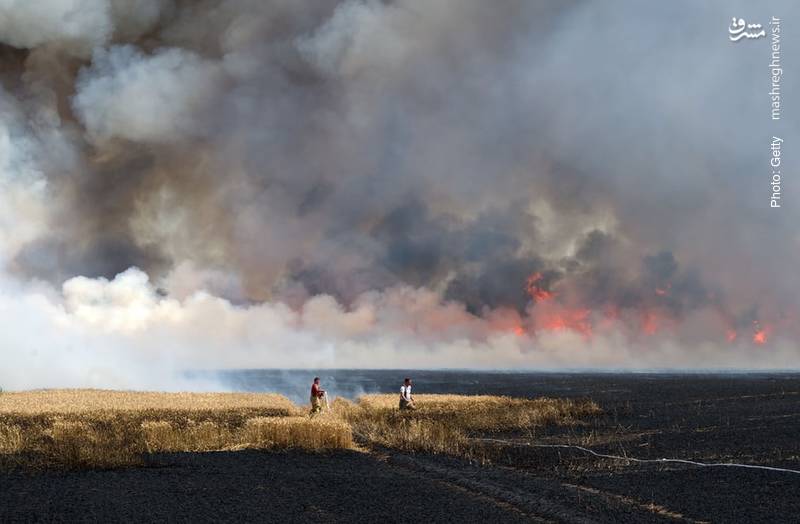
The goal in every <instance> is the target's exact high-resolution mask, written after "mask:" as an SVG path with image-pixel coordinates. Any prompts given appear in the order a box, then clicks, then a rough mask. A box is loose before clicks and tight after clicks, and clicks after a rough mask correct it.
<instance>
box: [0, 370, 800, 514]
mask: <svg viewBox="0 0 800 524" xmlns="http://www.w3.org/2000/svg"><path fill="white" fill-rule="evenodd" d="M362 373H363V372H362ZM376 373H378V372H376ZM380 373H384V372H380ZM406 373H408V372H400V375H403V374H406ZM396 374H397V373H394V375H396ZM408 374H413V375H414V376H415V382H416V384H417V389H418V390H419V392H427V393H466V394H473V393H487V394H507V395H512V396H525V397H535V396H539V395H546V396H561V397H589V398H592V399H593V400H595V401H597V402H598V403H599V404H600V405H601V406H602V407H603V409H604V414H603V416H601V417H598V418H596V419H594V420H588V421H586V424H585V425H579V426H574V427H561V428H548V429H546V430H540V431H538V432H535V433H533V434H530V433H528V434H519V433H517V434H504V435H486V436H488V437H491V438H496V439H497V440H499V441H501V442H494V441H492V442H484V441H480V440H476V441H475V442H476V445H477V446H481V447H482V448H483V449H482V451H483V452H484V453H485V454H486V455H487V456H489V457H490V458H491V462H492V463H491V465H478V464H476V463H470V462H469V461H466V460H462V459H455V458H447V457H440V456H428V455H420V454H417V455H408V454H403V453H398V452H394V451H390V450H383V449H371V450H369V452H368V453H367V452H363V453H362V452H356V451H343V452H335V453H327V454H303V453H294V452H289V453H266V452H256V451H241V452H220V453H206V454H189V453H187V454H165V455H157V456H152V457H149V458H148V464H147V466H146V467H141V468H134V469H120V470H111V471H20V470H12V471H5V472H2V473H0V521H2V522H6V521H23V522H24V521H65V522H76V521H92V522H112V521H123V520H124V521H131V520H135V521H170V522H172V521H175V522H181V521H186V522H189V521H191V522H211V521H213V522H224V521H231V522H232V521H236V522H306V521H317V522H456V521H461V522H481V521H482V522H530V521H540V522H541V521H550V522H660V521H689V522H692V521H695V522H698V521H710V522H796V521H797V515H800V475H798V474H790V473H781V472H772V471H762V470H749V469H740V468H698V467H695V466H689V465H681V464H648V463H644V464H643V463H634V462H628V461H621V460H611V459H602V458H597V457H593V456H589V455H586V454H585V453H581V452H579V451H577V450H571V449H563V448H534V447H530V446H529V445H528V444H531V443H536V444H577V445H581V446H585V447H588V448H591V449H592V450H595V451H597V452H599V453H607V454H613V455H624V456H629V457H637V458H642V459H656V458H662V457H670V458H682V459H690V460H696V461H699V462H707V463H710V462H738V463H745V464H758V465H765V466H776V467H784V468H791V469H799V470H800V439H799V438H798V435H800V375H789V374H776V375H767V374H762V375H663V374H660V375H655V374H654V375H648V374H636V375H630V374H626V375H614V374H602V375H588V374H579V375H578V374H535V375H534V374H516V373H515V374H489V373H483V374H479V373H470V374H465V373H455V372H453V373H452V374H448V373H443V372H436V373H434V372H412V373H408ZM380 380H382V379H380ZM389 383H391V381H389ZM476 437H480V436H478V435H476Z"/></svg>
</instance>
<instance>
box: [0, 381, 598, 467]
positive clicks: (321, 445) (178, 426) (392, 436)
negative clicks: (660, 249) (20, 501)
mask: <svg viewBox="0 0 800 524" xmlns="http://www.w3.org/2000/svg"><path fill="white" fill-rule="evenodd" d="M416 400H417V406H418V409H417V410H415V411H403V412H401V411H399V410H398V409H397V396H396V395H367V396H364V397H361V398H360V399H359V400H358V401H357V402H350V401H348V400H345V399H341V398H340V399H336V401H335V402H333V404H332V409H331V410H329V411H327V412H325V413H323V414H321V415H317V416H315V417H310V416H309V415H308V414H307V408H306V407H300V406H297V405H295V404H293V403H292V402H291V401H289V400H288V399H287V398H285V397H283V396H281V395H277V394H262V393H157V392H130V391H103V390H40V391H29V392H10V393H0V457H5V458H6V459H19V460H27V461H29V462H31V463H36V464H44V465H64V466H71V467H118V466H126V465H136V464H139V463H141V461H142V458H143V456H145V455H146V454H148V453H160V452H210V451H222V450H239V449H268V450H281V449H293V448H294V449H302V450H307V451H319V450H330V449H348V448H355V447H356V445H355V443H354V439H353V437H354V435H355V436H356V437H357V438H358V440H359V441H360V442H361V443H362V444H364V445H367V446H369V445H378V446H384V447H388V448H393V449H399V450H403V451H411V452H416V451H420V452H429V453H446V454H451V455H458V456H471V455H472V454H473V453H474V447H473V446H472V444H471V441H470V437H471V436H473V435H476V434H485V433H487V432H489V433H491V432H500V431H511V430H518V429H529V428H533V427H538V426H544V425H565V424H575V423H577V422H578V421H579V420H580V419H581V418H583V417H587V416H591V415H595V414H597V413H599V411H600V409H599V407H598V406H597V405H596V404H595V403H593V402H591V401H587V400H564V399H546V398H542V399H534V400H525V399H515V398H509V397H492V396H458V395H418V396H417V397H416Z"/></svg>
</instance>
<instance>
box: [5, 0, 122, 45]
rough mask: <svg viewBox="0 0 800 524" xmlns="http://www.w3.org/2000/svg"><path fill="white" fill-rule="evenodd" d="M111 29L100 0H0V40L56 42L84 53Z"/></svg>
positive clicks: (110, 22)
mask: <svg viewBox="0 0 800 524" xmlns="http://www.w3.org/2000/svg"><path fill="white" fill-rule="evenodd" d="M112 30H113V25H112V20H111V12H110V9H109V3H108V2H107V1H103V0H46V1H41V2H40V1H36V2H31V1H28V0H0V41H2V42H4V43H6V44H10V45H13V46H16V47H26V48H33V47H36V46H39V45H42V44H46V43H51V42H56V43H60V44H63V45H64V46H65V47H66V48H68V49H70V50H72V51H74V52H75V53H76V54H85V53H87V52H88V51H89V50H91V49H92V48H93V47H95V46H98V45H102V44H103V43H105V42H106V40H108V38H109V37H110V35H111V32H112Z"/></svg>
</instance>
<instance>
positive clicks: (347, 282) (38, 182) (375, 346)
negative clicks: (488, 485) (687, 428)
mask: <svg viewBox="0 0 800 524" xmlns="http://www.w3.org/2000/svg"><path fill="white" fill-rule="evenodd" d="M796 14H798V8H797V6H795V5H794V4H793V3H792V2H789V1H785V2H777V1H776V2H770V3H767V4H762V5H760V6H759V7H758V8H755V7H753V6H751V5H749V4H748V3H746V2H739V3H738V4H737V3H731V2H704V3H702V5H698V3H696V2H688V1H687V2H670V3H669V5H661V4H651V5H648V6H644V5H641V4H640V3H638V2H633V1H630V2H603V3H599V2H593V3H588V2H538V1H530V0H509V1H506V2H500V3H498V2H484V1H478V0H475V1H473V0H437V1H429V0H424V1H423V0H394V1H389V0H385V1H377V0H375V1H369V0H343V1H334V0H317V1H295V0H292V1H289V0H269V1H265V0H226V1H221V0H196V1H189V0H37V1H21V0H0V266H1V268H2V269H1V270H0V318H2V319H3V329H2V330H0V352H2V353H1V355H2V357H3V360H4V362H5V364H4V365H3V366H2V367H1V368H0V385H2V386H4V387H8V388H25V387H36V386H104V387H159V388H164V387H169V388H180V387H181V385H180V383H179V382H175V381H174V376H175V372H176V371H180V370H184V369H198V368H202V369H207V368H214V369H216V368H242V367H262V368H263V367H295V368H297V367H315V368H320V367H403V368H409V367H477V368H497V367H525V368H582V367H599V368H687V367H688V368H695V367H706V368H797V367H798V365H800V348H798V343H800V328H798V325H800V322H799V321H798V316H799V315H800V311H798V309H800V307H798V305H799V304H798V296H800V281H798V278H797V267H796V262H797V261H798V260H800V257H799V256H798V255H800V237H798V233H797V230H796V227H795V226H796V224H797V223H798V222H800V220H799V219H800V215H799V214H798V212H797V209H798V208H797V207H796V206H793V205H792V202H794V201H797V194H796V191H794V189H792V186H791V185H790V184H789V183H787V185H786V187H785V189H784V196H783V198H784V202H785V205H784V206H783V207H782V208H780V209H772V208H770V207H769V176H770V171H769V169H770V168H769V159H770V151H769V144H770V140H771V136H772V135H780V136H781V137H782V138H783V140H784V143H785V144H786V146H785V148H786V151H787V153H786V154H787V158H786V160H785V161H786V162H787V163H788V162H790V158H789V157H788V155H789V154H790V153H789V151H790V149H791V148H792V147H794V146H793V144H796V143H797V142H798V140H797V139H798V138H800V136H798V135H800V133H798V128H797V126H796V122H797V118H796V117H797V115H796V114H792V113H791V111H792V109H790V108H791V107H796V104H795V105H794V106H791V104H789V103H788V102H787V105H786V106H785V108H784V113H783V117H782V120H781V121H780V122H779V123H774V122H772V121H771V120H770V119H769V111H770V107H769V97H768V96H767V94H766V92H767V91H768V89H769V82H768V81H769V68H768V67H767V66H768V63H769V57H770V54H769V45H770V44H769V41H768V40H767V39H761V40H754V41H749V42H748V41H743V42H736V43H732V42H730V41H729V39H728V37H727V27H728V24H729V23H730V18H731V16H734V15H735V16H742V17H747V18H748V20H752V21H758V22H760V23H763V24H766V23H767V22H768V21H769V20H770V17H771V16H779V17H781V18H783V19H784V20H793V19H795V18H796V17H794V18H793V17H792V15H796ZM782 46H783V48H782V52H783V53H784V54H785V56H787V57H790V56H791V57H797V56H800V40H798V39H796V38H795V39H791V38H787V39H784V40H782ZM792 82H793V81H792V80H791V78H789V77H788V76H787V78H786V79H785V80H784V87H783V89H784V93H786V96H787V97H790V96H791V93H792V92H797V89H796V85H795V84H793V83H792ZM786 171H787V173H788V172H789V165H788V164H787V166H786ZM786 176H787V177H788V174H787V175H786Z"/></svg>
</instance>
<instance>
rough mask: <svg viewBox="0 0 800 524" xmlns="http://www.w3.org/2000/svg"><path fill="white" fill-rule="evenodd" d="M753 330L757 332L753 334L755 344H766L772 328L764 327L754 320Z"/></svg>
mask: <svg viewBox="0 0 800 524" xmlns="http://www.w3.org/2000/svg"><path fill="white" fill-rule="evenodd" d="M753 329H754V330H755V332H754V333H753V342H755V343H756V344H758V345H763V344H766V343H767V336H768V334H769V333H768V332H769V330H770V326H766V327H762V326H761V323H760V322H759V321H758V320H754V321H753Z"/></svg>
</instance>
